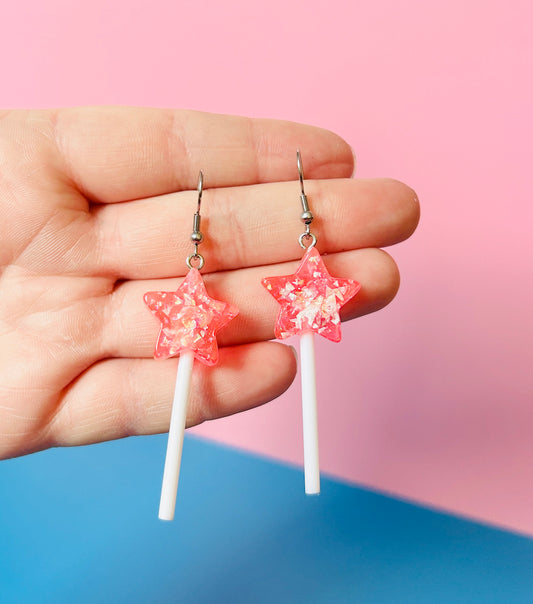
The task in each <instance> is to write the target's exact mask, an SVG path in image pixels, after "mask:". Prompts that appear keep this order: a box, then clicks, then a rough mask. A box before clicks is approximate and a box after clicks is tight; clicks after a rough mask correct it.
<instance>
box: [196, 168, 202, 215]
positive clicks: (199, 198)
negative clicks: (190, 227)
mask: <svg viewBox="0 0 533 604" xmlns="http://www.w3.org/2000/svg"><path fill="white" fill-rule="evenodd" d="M203 190H204V173H203V172H202V171H201V170H200V172H199V174H198V209H197V210H196V213H197V214H198V215H199V214H200V206H201V204H202V193H203Z"/></svg>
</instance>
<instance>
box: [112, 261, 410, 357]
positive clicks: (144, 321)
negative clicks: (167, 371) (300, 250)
mask: <svg viewBox="0 0 533 604" xmlns="http://www.w3.org/2000/svg"><path fill="white" fill-rule="evenodd" d="M324 262H325V264H326V266H327V268H328V270H329V271H330V273H331V274H332V275H335V276H337V277H343V278H351V279H355V280H356V281H358V282H359V283H361V285H362V287H361V290H360V291H359V293H358V294H357V295H356V296H355V297H354V298H353V299H352V300H350V301H349V302H348V304H346V306H344V307H343V309H342V311H341V318H342V319H344V320H347V319H351V318H354V317H356V316H360V315H364V314H366V313H369V312H374V311H375V310H378V309H379V308H382V307H383V306H385V305H386V304H388V303H389V302H390V301H391V300H392V299H393V298H394V296H395V294H396V292H397V290H398V286H399V275H398V269H397V267H396V264H395V263H394V261H393V260H392V258H391V257H390V256H389V255H388V254H387V253H386V252H383V251H382V250H378V249H364V250H357V251H352V252H344V253H339V254H332V255H328V256H325V257H324ZM297 266H298V262H288V263H283V264H277V265H272V266H268V267H254V268H249V269H245V270H239V271H230V272H227V273H213V274H209V275H205V276H204V280H205V283H206V288H207V291H208V292H209V295H210V296H211V297H213V298H215V299H218V300H224V301H225V302H230V303H231V304H234V305H236V306H237V308H238V309H239V315H238V316H237V317H236V318H235V319H234V320H233V321H231V323H229V324H228V325H227V326H226V327H224V328H223V329H221V330H220V331H219V332H218V341H219V344H220V346H228V345H235V344H242V343H244V342H255V341H259V340H270V339H272V338H274V323H275V320H276V316H277V313H278V310H279V305H278V304H277V302H276V301H275V300H274V299H273V298H272V296H270V295H269V294H268V292H267V291H266V290H265V289H264V288H263V286H262V285H261V279H262V278H263V277H266V276H274V275H288V274H291V273H293V272H294V271H295V270H296V268H297ZM179 282H180V280H178V279H166V280H150V281H127V282H125V283H123V284H122V285H121V286H120V287H119V288H118V289H117V290H116V291H115V293H114V294H113V295H112V296H111V297H110V299H109V307H108V310H107V313H106V314H107V317H108V319H107V324H106V327H105V329H104V330H103V333H104V341H103V342H102V350H104V351H105V353H106V354H107V355H108V356H117V357H118V356H122V357H150V356H152V355H153V351H154V345H155V341H156V338H157V335H158V333H159V328H160V324H159V322H158V321H157V320H156V319H155V318H154V317H153V315H152V314H151V313H150V312H149V311H148V309H147V308H146V306H145V304H144V302H143V294H144V293H145V292H146V291H148V290H151V291H155V290H160V291H174V290H175V289H176V288H177V286H178V284H179Z"/></svg>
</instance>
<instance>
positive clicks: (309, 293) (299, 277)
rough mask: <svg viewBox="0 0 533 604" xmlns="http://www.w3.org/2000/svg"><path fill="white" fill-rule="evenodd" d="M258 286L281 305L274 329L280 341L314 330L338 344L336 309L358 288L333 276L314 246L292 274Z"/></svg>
mask: <svg viewBox="0 0 533 604" xmlns="http://www.w3.org/2000/svg"><path fill="white" fill-rule="evenodd" d="M261 283H262V284H263V285H264V286H265V287H266V288H267V290H268V291H269V292H270V293H271V294H272V295H273V296H274V298H276V300H277V301H278V302H279V304H280V305H281V308H280V310H279V314H278V318H277V321H276V326H275V328H274V332H275V334H276V338H278V339H281V340H282V339H284V338H288V337H290V336H293V335H295V334H298V333H302V332H304V331H314V332H316V333H318V334H320V335H321V336H324V337H325V338H327V339H328V340H331V341H332V342H340V339H341V326H340V323H341V321H340V318H339V309H340V308H341V306H343V305H344V304H346V302H348V300H350V298H353V297H354V296H355V294H356V293H357V292H358V291H359V289H360V288H361V285H360V284H359V283H357V281H352V280H351V279H338V278H336V277H332V276H331V275H330V274H329V273H328V271H327V269H326V267H325V266H324V262H323V261H322V258H321V257H320V254H319V253H318V251H317V249H316V248H315V247H310V248H308V249H307V251H306V252H305V254H304V256H303V258H302V262H301V263H300V266H299V267H298V270H297V271H296V272H295V273H294V275H286V276H283V277H267V278H266V279H263V280H262V281H261Z"/></svg>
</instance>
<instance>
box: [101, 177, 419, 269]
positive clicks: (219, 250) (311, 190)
mask: <svg viewBox="0 0 533 604" xmlns="http://www.w3.org/2000/svg"><path fill="white" fill-rule="evenodd" d="M305 186H306V192H307V196H308V200H309V204H310V207H311V209H312V211H313V214H314V216H315V220H314V221H313V224H312V230H313V232H314V233H315V234H316V235H317V237H318V239H319V249H320V251H321V252H338V251H341V250H348V249H355V248H364V247H384V246H387V245H391V244H394V243H397V242H399V241H401V240H403V239H405V238H406V237H408V236H409V235H410V234H411V233H412V232H413V230H414V229H415V227H416V224H417V222H418V217H419V204H418V200H417V198H416V194H415V192H414V191H413V190H412V189H411V188H409V187H408V186H406V185H404V184H403V183H401V182H398V181H395V180H392V179H370V180H352V179H335V180H327V181H324V180H317V181H308V182H306V184H305ZM195 210H196V195H195V193H179V194H174V195H168V196H162V197H158V198H151V199H144V200H139V201H135V202H130V203H127V204H114V205H107V206H104V207H102V208H101V209H100V210H99V211H98V212H97V214H96V217H95V220H96V222H97V225H98V232H99V233H100V234H101V242H100V246H99V247H100V250H101V256H100V259H101V264H102V266H101V270H102V271H111V272H113V273H114V274H119V275H121V276H122V277H123V278H130V279H134V278H135V279H138V278H141V279H142V278H154V277H169V276H174V275H182V274H184V272H185V271H186V270H187V269H186V266H185V258H186V257H187V255H188V254H190V252H191V251H192V244H191V241H190V233H191V229H192V215H193V213H194V211H195ZM300 214H301V207H300V202H299V185H298V183H297V182H290V183H271V184H266V185H258V186H250V187H236V188H226V189H213V190H207V191H206V192H205V194H204V197H203V200H202V231H203V233H204V242H203V243H202V248H201V253H202V254H203V255H204V256H205V258H206V269H205V270H206V271H210V272H211V271H216V270H228V269H235V268H240V267H247V266H258V265H262V264H272V263H276V262H283V261H285V260H289V259H294V258H297V257H298V256H299V255H300V254H301V248H300V247H299V245H298V243H297V242H298V236H299V234H300V233H302V231H303V230H304V226H303V225H302V223H301V221H300V219H299V216H300Z"/></svg>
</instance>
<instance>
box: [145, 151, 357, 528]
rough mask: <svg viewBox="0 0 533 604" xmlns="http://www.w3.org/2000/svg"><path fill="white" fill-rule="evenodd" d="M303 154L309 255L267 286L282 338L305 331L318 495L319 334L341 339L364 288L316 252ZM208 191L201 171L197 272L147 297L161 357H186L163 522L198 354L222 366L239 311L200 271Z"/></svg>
mask: <svg viewBox="0 0 533 604" xmlns="http://www.w3.org/2000/svg"><path fill="white" fill-rule="evenodd" d="M296 158H297V163H298V175H299V180H300V188H301V193H300V200H301V203H302V209H303V212H302V214H301V220H302V222H303V223H304V225H305V231H304V232H303V233H302V234H301V235H300V237H299V243H300V246H301V247H302V248H303V249H304V250H305V253H304V255H303V257H302V260H301V263H300V266H299V267H298V269H297V270H296V272H295V273H294V274H292V275H286V276H281V277H267V278H264V279H263V280H262V281H261V283H262V284H263V286H264V287H265V288H266V289H267V291H269V292H270V293H271V294H272V296H274V298H275V299H276V300H277V301H278V303H279V304H280V310H279V313H278V317H277V320H276V325H275V329H274V332H275V335H276V337H277V338H278V339H285V338H288V337H290V336H293V335H297V334H299V335H300V369H301V378H302V411H303V436H304V439H303V440H304V470H305V492H306V493H307V494H309V495H311V494H318V493H320V471H319V461H318V421H317V399H316V379H315V350H314V334H315V333H318V334H319V335H321V336H323V337H325V338H327V339H328V340H332V341H333V342H339V341H340V339H341V331H340V318H339V309H340V308H341V306H343V305H344V304H345V303H346V302H348V300H350V299H351V298H353V296H355V294H356V293H357V292H358V291H359V289H360V287H361V286H360V284H359V283H357V282H356V281H353V280H351V279H339V278H337V277H332V276H331V275H330V274H329V273H328V271H327V269H326V267H325V266H324V262H323V261H322V258H321V257H320V254H319V253H318V251H317V249H316V243H317V238H316V236H315V235H314V234H313V233H311V230H310V225H311V223H312V221H313V214H312V213H311V211H310V210H309V203H308V200H307V196H306V194H305V192H304V176H303V167H302V160H301V156H300V151H299V150H298V151H297V152H296ZM202 191H203V174H202V172H200V176H199V180H198V207H197V210H196V213H195V214H194V218H193V232H192V234H191V240H192V242H193V244H194V252H193V253H191V254H190V255H189V256H188V257H187V260H186V263H187V266H188V268H189V272H188V274H187V276H186V277H185V280H184V281H183V283H182V284H181V285H180V286H179V288H178V289H177V290H176V291H175V292H148V293H146V294H145V295H144V301H145V303H146V304H147V306H148V308H149V309H150V310H151V311H152V313H153V314H154V315H155V316H156V317H157V318H158V319H159V321H160V323H161V329H160V332H159V336H158V339H157V343H156V346H155V352H154V357H155V358H156V359H166V358H170V357H173V356H176V355H178V354H179V355H180V362H179V365H178V373H177V376H176V387H175V392H174V400H173V404H172V415H171V420H170V428H169V436H168V444H167V453H166V459H165V469H164V473H163V485H162V490H161V501H160V506H159V518H161V519H162V520H172V519H173V518H174V510H175V505H176V493H177V488H178V480H179V472H180V465H181V453H182V449H183V436H184V431H185V422H186V417H187V402H188V399H189V392H190V386H191V376H192V370H193V363H194V359H195V358H196V359H198V360H199V361H201V362H202V363H204V364H206V365H215V364H216V363H217V361H218V348H217V340H216V333H217V331H218V330H219V329H221V328H222V327H224V326H225V325H226V324H227V323H229V322H230V321H231V320H232V319H233V318H235V317H236V316H237V314H238V312H239V311H238V309H237V308H236V307H235V306H233V305H232V304H228V303H226V302H222V301H220V300H215V299H213V298H211V297H209V295H208V293H207V291H206V288H205V285H204V282H203V280H202V277H201V275H200V270H201V269H202V267H203V266H204V258H203V256H202V255H201V254H199V252H198V246H199V244H200V243H201V242H202V240H203V236H202V233H201V231H200V222H201V218H200V205H201V201H202Z"/></svg>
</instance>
